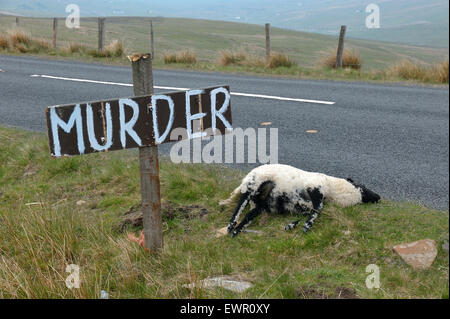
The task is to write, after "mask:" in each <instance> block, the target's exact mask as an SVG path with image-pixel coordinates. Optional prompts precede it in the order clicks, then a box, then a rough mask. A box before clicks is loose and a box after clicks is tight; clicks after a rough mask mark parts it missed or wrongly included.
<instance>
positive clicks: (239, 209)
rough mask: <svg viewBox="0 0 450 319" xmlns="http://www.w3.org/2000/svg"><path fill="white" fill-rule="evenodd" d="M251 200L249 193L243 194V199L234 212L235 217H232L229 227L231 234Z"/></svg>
mask: <svg viewBox="0 0 450 319" xmlns="http://www.w3.org/2000/svg"><path fill="white" fill-rule="evenodd" d="M248 200H249V193H248V192H247V193H243V194H241V197H240V198H239V202H238V204H237V206H236V209H235V210H234V213H233V216H231V219H230V225H228V232H229V233H231V231H232V230H233V229H234V227H235V226H236V224H237V220H238V219H239V216H240V215H241V213H242V212H243V211H244V209H245V207H246V206H247V204H248Z"/></svg>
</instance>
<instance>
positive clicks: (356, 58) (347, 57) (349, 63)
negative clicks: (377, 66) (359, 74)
mask: <svg viewBox="0 0 450 319" xmlns="http://www.w3.org/2000/svg"><path fill="white" fill-rule="evenodd" d="M319 64H321V65H323V66H326V67H328V68H330V69H335V68H336V51H334V50H332V51H330V52H329V53H328V54H327V55H326V56H325V57H323V58H322V59H321V60H320V61H319ZM361 65H362V61H361V57H360V55H359V53H358V52H357V51H354V50H344V53H343V54H342V67H343V68H350V69H354V70H359V69H361Z"/></svg>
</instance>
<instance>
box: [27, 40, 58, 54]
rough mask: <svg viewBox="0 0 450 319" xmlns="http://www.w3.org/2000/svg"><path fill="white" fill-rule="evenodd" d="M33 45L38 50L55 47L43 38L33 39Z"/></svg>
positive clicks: (47, 49)
mask: <svg viewBox="0 0 450 319" xmlns="http://www.w3.org/2000/svg"><path fill="white" fill-rule="evenodd" d="M31 45H32V46H33V47H34V48H35V49H37V50H38V51H40V50H44V51H49V50H51V49H52V48H53V45H52V44H51V43H50V42H49V41H47V40H45V39H43V38H38V39H32V42H31Z"/></svg>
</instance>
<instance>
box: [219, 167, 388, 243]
mask: <svg viewBox="0 0 450 319" xmlns="http://www.w3.org/2000/svg"><path fill="white" fill-rule="evenodd" d="M379 200H380V196H379V195H378V194H376V193H374V192H373V191H371V190H369V189H367V188H366V187H365V186H364V185H361V184H356V183H355V182H354V181H353V180H352V179H350V178H348V179H343V178H337V177H333V176H328V175H325V174H321V173H313V172H307V171H303V170H301V169H298V168H295V167H292V166H289V165H282V164H270V165H262V166H259V167H257V168H255V169H253V170H252V171H251V172H250V173H248V174H247V176H245V177H244V179H243V180H242V183H241V185H239V186H238V187H237V188H236V189H235V190H234V191H233V192H232V194H231V196H230V198H229V199H227V200H224V201H222V202H221V203H220V204H221V205H228V204H231V203H235V202H236V201H237V206H236V209H235V211H234V213H233V216H232V217H231V220H230V224H229V226H228V233H230V234H231V236H232V237H234V236H236V235H238V234H239V233H240V232H241V231H242V230H243V228H244V227H246V226H248V224H249V223H250V222H251V221H252V220H253V219H254V218H255V217H257V216H258V215H259V214H261V213H262V212H263V211H267V212H270V213H278V214H283V213H291V214H298V215H303V216H308V220H307V221H306V223H305V224H304V225H303V231H304V232H307V231H308V230H309V229H310V228H311V227H312V225H313V224H314V221H315V220H316V219H317V217H318V216H319V213H320V211H321V210H322V208H323V203H324V201H327V202H331V203H335V204H337V205H338V206H341V207H348V206H353V205H356V204H360V203H376V202H378V201H379ZM248 204H250V208H251V209H250V211H249V212H248V213H247V215H246V216H245V217H244V218H243V220H242V221H241V222H240V223H239V225H237V221H238V219H239V217H240V215H241V213H242V212H243V211H244V209H245V207H246V206H247V205H248ZM299 222H300V220H296V221H294V222H292V223H290V224H288V225H287V226H286V227H285V229H286V230H290V229H293V228H295V227H297V225H298V224H299Z"/></svg>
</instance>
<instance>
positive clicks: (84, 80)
mask: <svg viewBox="0 0 450 319" xmlns="http://www.w3.org/2000/svg"><path fill="white" fill-rule="evenodd" d="M30 76H31V77H33V78H45V79H53V80H62V81H72V82H84V83H95V84H106V85H117V86H128V87H132V86H133V84H130V83H121V82H108V81H96V80H87V79H76V78H65V77H61V76H52V75H40V74H33V75H30ZM154 88H155V89H160V90H177V91H187V90H190V89H189V88H179V87H171V86H157V85H155V86H154ZM231 95H235V96H245V97H254V98H260V99H271V100H280V101H292V102H303V103H315V104H326V105H333V104H335V103H336V102H331V101H320V100H310V99H297V98H291V97H282V96H274V95H264V94H253V93H239V92H231Z"/></svg>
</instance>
